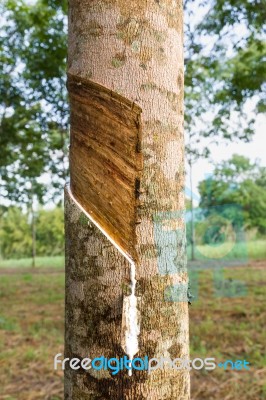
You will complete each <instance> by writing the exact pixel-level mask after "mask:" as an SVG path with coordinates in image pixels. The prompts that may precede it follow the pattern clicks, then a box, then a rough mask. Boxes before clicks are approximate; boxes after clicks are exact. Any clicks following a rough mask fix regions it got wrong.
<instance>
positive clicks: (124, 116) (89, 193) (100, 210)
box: [67, 74, 143, 375]
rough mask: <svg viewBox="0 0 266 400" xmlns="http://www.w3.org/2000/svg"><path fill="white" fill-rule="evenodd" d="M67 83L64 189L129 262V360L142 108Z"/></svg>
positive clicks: (91, 85)
mask: <svg viewBox="0 0 266 400" xmlns="http://www.w3.org/2000/svg"><path fill="white" fill-rule="evenodd" d="M67 88H68V92H69V99H70V109H71V114H70V118H71V134H70V188H68V192H69V195H70V197H71V198H72V200H73V201H74V202H75V203H76V205H77V206H78V207H79V208H80V209H81V210H82V212H83V213H85V214H86V215H87V217H88V218H89V219H90V220H91V221H92V223H94V224H95V225H96V226H97V227H98V228H99V229H100V230H101V232H102V233H103V234H104V235H105V236H106V237H107V239H108V240H110V242H111V243H112V244H113V245H114V246H115V247H116V248H117V249H118V250H119V251H120V252H121V253H122V255H123V256H124V257H125V258H126V259H127V260H128V261H129V263H130V282H131V294H130V296H127V297H126V298H124V305H123V323H122V344H121V345H122V347H123V349H124V351H125V352H126V354H127V355H128V356H129V358H130V359H131V360H132V359H133V357H134V355H135V354H136V353H137V352H138V335H139V313H138V309H137V297H136V296H135V287H136V277H135V275H136V274H135V270H136V264H137V262H138V259H137V258H138V257H137V252H136V226H137V224H139V222H140V218H139V215H138V208H139V206H140V200H139V197H140V180H141V173H142V170H143V159H142V152H141V119H140V116H141V108H140V107H139V106H138V105H136V104H135V103H133V102H131V101H129V100H128V99H126V98H124V97H123V96H121V95H119V94H118V93H115V92H113V91H111V90H109V89H107V88H105V87H103V86H101V85H99V84H97V83H95V82H92V81H90V80H88V79H85V78H81V77H78V76H75V75H72V74H68V81H67ZM130 375H131V373H130Z"/></svg>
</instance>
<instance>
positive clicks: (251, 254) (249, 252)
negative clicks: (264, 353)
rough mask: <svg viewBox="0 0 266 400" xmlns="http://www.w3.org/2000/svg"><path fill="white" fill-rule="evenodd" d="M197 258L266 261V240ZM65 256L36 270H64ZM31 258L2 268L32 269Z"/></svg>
mask: <svg viewBox="0 0 266 400" xmlns="http://www.w3.org/2000/svg"><path fill="white" fill-rule="evenodd" d="M187 254H188V258H190V255H191V247H190V246H188V249H187ZM196 258H197V259H198V260H202V261H205V260H208V259H217V260H221V259H222V260H228V261H231V260H242V261H247V260H263V259H266V240H256V241H250V242H247V243H244V244H237V245H234V244H232V243H225V244H224V245H222V246H206V245H205V246H196ZM64 263H65V259H64V256H54V257H36V268H64ZM31 267H32V259H31V258H21V259H19V260H15V259H10V260H1V259H0V268H31Z"/></svg>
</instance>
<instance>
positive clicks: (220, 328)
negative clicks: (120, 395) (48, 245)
mask: <svg viewBox="0 0 266 400" xmlns="http://www.w3.org/2000/svg"><path fill="white" fill-rule="evenodd" d="M0 275H1V277H0V400H39V399H42V400H62V399H63V374H62V372H60V371H54V369H53V358H54V355H55V354H57V353H63V331H64V273H63V270H60V271H59V270H53V269H44V268H40V269H35V270H32V269H29V270H25V269H23V270H22V269H8V270H6V269H5V270H4V269H1V270H0ZM224 278H225V279H227V280H228V281H229V282H232V280H238V281H240V280H241V281H243V282H244V283H245V286H246V289H247V293H246V294H245V295H242V296H236V297H231V298H230V297H219V296H217V293H215V290H214V289H215V288H214V285H213V272H212V271H209V270H207V271H202V272H200V276H199V296H198V299H197V300H196V301H195V302H193V303H192V306H191V307H190V344H191V355H190V358H191V359H193V358H196V357H201V358H205V357H215V358H216V360H217V361H225V360H227V359H234V360H237V359H246V360H247V361H248V362H250V370H249V371H236V370H226V371H224V370H217V371H216V370H215V371H194V370H193V371H192V372H191V388H192V400H205V399H206V400H207V399H208V400H236V399H238V398H241V399H243V400H262V399H266V380H265V377H266V356H265V343H266V331H265V321H266V311H265V283H266V261H254V262H251V263H250V264H249V265H246V266H242V267H234V268H227V269H225V270H224ZM80 400H82V399H80ZM111 400H112V399H111ZM173 400H174V399H173Z"/></svg>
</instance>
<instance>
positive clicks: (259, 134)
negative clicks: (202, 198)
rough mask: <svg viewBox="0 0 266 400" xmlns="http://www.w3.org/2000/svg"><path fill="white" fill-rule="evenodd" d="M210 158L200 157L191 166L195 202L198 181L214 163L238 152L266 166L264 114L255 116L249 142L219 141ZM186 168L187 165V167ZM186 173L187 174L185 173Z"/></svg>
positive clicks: (207, 172) (265, 122)
mask: <svg viewBox="0 0 266 400" xmlns="http://www.w3.org/2000/svg"><path fill="white" fill-rule="evenodd" d="M209 148H210V150H211V156H210V160H206V159H200V160H199V161H197V162H196V163H195V164H194V167H193V190H192V192H193V193H194V195H195V197H194V198H195V202H196V203H197V198H198V195H199V194H198V190H197V186H198V183H199V182H200V181H201V180H203V179H204V178H206V177H207V176H209V175H210V174H211V173H212V171H213V168H214V163H219V162H221V161H224V160H228V159H229V158H230V157H231V156H232V155H233V154H240V155H243V156H246V157H248V158H250V159H251V160H253V161H254V160H256V159H259V160H260V163H261V165H262V166H266V116H265V115H259V116H256V125H255V134H254V136H253V139H252V141H251V142H250V143H244V142H243V141H238V142H230V143H228V144H225V143H222V142H221V143H220V144H219V146H217V145H212V146H210V147H209ZM187 170H188V167H187ZM187 175H188V174H187ZM186 186H187V187H188V188H189V187H190V183H189V176H187V179H186Z"/></svg>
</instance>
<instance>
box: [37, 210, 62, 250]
mask: <svg viewBox="0 0 266 400" xmlns="http://www.w3.org/2000/svg"><path fill="white" fill-rule="evenodd" d="M36 242H37V254H38V255H39V256H45V255H52V256H57V255H61V254H63V252H64V214H63V210H62V208H61V207H56V208H54V209H53V210H50V211H47V210H40V211H39V213H38V215H37V220H36Z"/></svg>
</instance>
